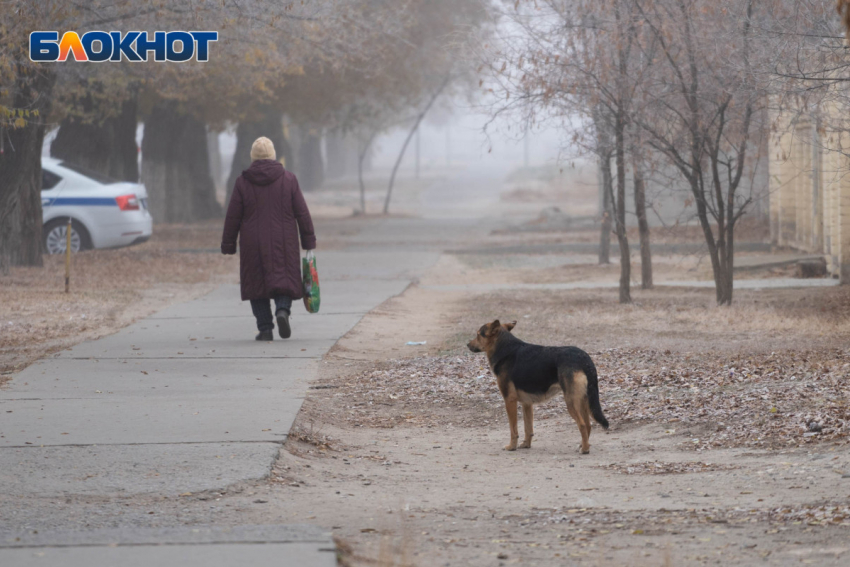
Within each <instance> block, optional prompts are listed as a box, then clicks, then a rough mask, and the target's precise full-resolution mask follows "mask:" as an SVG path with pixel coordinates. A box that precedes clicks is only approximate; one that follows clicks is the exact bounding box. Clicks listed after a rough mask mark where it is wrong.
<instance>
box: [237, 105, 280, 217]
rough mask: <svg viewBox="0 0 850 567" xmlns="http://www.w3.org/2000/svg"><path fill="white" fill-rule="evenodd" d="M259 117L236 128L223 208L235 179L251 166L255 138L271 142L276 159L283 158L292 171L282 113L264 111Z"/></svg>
mask: <svg viewBox="0 0 850 567" xmlns="http://www.w3.org/2000/svg"><path fill="white" fill-rule="evenodd" d="M259 116H260V117H259V118H258V119H256V120H243V121H242V122H240V123H239V125H238V126H237V127H236V151H235V152H234V153H233V161H232V162H231V164H230V175H229V176H228V178H227V185H226V186H225V188H226V189H227V198H226V199H225V202H224V206H225V208H227V205H228V204H229V203H230V196H231V195H232V194H233V187H234V186H235V185H236V179H237V178H238V177H239V176H240V175H242V172H243V171H244V170H246V169H248V168H249V167H250V166H251V146H252V145H253V144H254V140H256V139H257V138H260V137H262V136H265V137H266V138H268V139H269V140H271V141H272V144H274V149H275V152H276V153H277V159H278V160H280V159H281V158H283V164H284V167H286V168H287V169H288V170H290V171H293V170H294V167H295V156H294V155H293V152H292V146H291V145H290V144H289V140H287V139H286V134H285V132H284V130H283V113H281V112H279V111H276V110H272V109H264V110H262V111H261V112H260V114H259Z"/></svg>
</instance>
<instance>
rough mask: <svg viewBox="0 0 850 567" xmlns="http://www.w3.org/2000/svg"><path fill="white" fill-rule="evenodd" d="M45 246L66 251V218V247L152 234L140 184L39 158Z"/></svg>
mask: <svg viewBox="0 0 850 567" xmlns="http://www.w3.org/2000/svg"><path fill="white" fill-rule="evenodd" d="M41 170H42V174H41V175H42V185H41V206H42V209H43V210H44V216H43V219H44V250H45V251H46V252H47V253H48V254H61V253H64V252H65V242H66V231H67V226H68V217H71V250H72V251H73V252H78V251H80V250H86V249H89V248H116V247H119V246H129V245H130V244H138V243H140V242H144V241H146V240H147V239H149V238H150V237H151V234H152V232H153V220H152V219H151V215H150V213H149V212H148V203H147V199H148V194H147V192H146V191H145V186H144V185H141V184H139V183H129V182H126V181H115V180H114V179H109V178H108V177H106V176H103V175H101V174H99V173H95V172H92V171H88V170H86V169H85V168H81V167H79V166H77V165H74V164H70V163H68V162H64V161H60V160H57V159H53V158H48V157H42V158H41Z"/></svg>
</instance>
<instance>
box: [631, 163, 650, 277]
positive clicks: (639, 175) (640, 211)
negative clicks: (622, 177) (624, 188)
mask: <svg viewBox="0 0 850 567" xmlns="http://www.w3.org/2000/svg"><path fill="white" fill-rule="evenodd" d="M634 176H635V213H636V214H637V220H638V232H639V234H640V281H641V288H642V289H651V288H652V250H651V249H650V245H649V222H648V221H647V219H646V182H645V180H644V177H643V171H642V170H641V167H640V163H637V161H636V162H635V163H634Z"/></svg>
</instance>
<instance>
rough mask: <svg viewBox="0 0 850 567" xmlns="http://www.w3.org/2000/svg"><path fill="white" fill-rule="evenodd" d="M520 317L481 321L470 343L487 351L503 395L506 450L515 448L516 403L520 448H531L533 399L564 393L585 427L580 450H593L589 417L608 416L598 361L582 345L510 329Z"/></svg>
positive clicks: (602, 419) (604, 423)
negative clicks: (558, 343) (531, 338)
mask: <svg viewBox="0 0 850 567" xmlns="http://www.w3.org/2000/svg"><path fill="white" fill-rule="evenodd" d="M515 326H516V321H514V322H512V323H507V324H505V325H502V324H501V323H499V320H498V319H496V320H495V321H493V322H492V323H488V324H486V325H483V326H482V327H481V328H480V329H479V330H478V334H477V335H476V336H475V338H474V339H472V340H471V341H469V343H468V344H467V345H466V346H467V347H469V350H471V351H472V352H484V353H486V354H487V359H488V360H489V362H490V369H491V370H492V371H493V374H495V375H496V383H497V384H498V385H499V391H500V392H501V393H502V397H504V398H505V408H506V409H507V411H508V422H509V423H510V426H511V442H510V444H508V445H506V446H505V450H506V451H514V450H516V449H517V440H518V439H519V432H518V431H517V422H516V413H517V402H519V403H521V404H522V421H523V423H524V425H525V440H524V441H523V442H522V444H521V445H519V448H520V449H529V448H531V438H532V437H533V436H534V404H537V403H541V402H545V401H546V400H548V399H550V398H552V397H553V396H555V395H556V394H558V393H559V392H560V393H563V395H564V400H566V402H567V410H568V411H569V412H570V415H571V416H572V418H573V419H574V420H575V422H576V424H578V429H579V431H580V432H581V452H582V454H586V453H589V452H590V416H593V419H595V420H596V421H597V422H598V423H599V424H600V425H601V426H602V427H603V428H605V429H608V420H607V419H605V416H604V415H603V414H602V406H600V405H599V384H598V382H597V378H596V366H595V365H594V364H593V360H591V358H590V355H588V354H587V353H586V352H584V351H583V350H581V349H580V348H576V347H571V346H566V347H546V346H539V345H531V344H528V343H526V342H523V341H521V340H519V339H518V338H516V337H515V336H513V334H511V329H513V328H514V327H515Z"/></svg>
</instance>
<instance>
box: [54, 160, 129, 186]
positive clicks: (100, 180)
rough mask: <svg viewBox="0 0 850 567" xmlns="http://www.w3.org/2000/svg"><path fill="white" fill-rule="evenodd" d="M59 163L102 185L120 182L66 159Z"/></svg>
mask: <svg viewBox="0 0 850 567" xmlns="http://www.w3.org/2000/svg"><path fill="white" fill-rule="evenodd" d="M59 165H61V166H62V167H64V168H66V169H70V170H71V171H73V172H75V173H79V174H80V175H85V176H86V177H88V178H89V179H94V180H95V181H97V182H98V183H100V184H102V185H112V184H113V183H121V182H120V181H118V180H117V179H112V178H111V177H109V176H108V175H104V174H102V173H100V172H97V171H92V170H91V169H89V168H87V167H83V166H81V165H77V164H75V163H68V162H67V161H63V162H61V163H60V164H59Z"/></svg>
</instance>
